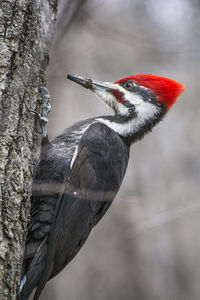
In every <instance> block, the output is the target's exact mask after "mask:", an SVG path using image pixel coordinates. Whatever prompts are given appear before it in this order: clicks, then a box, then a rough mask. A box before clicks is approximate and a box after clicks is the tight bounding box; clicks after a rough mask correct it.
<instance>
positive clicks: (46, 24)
mask: <svg viewBox="0 0 200 300" xmlns="http://www.w3.org/2000/svg"><path fill="white" fill-rule="evenodd" d="M56 11H57V0H45V1H43V0H34V1H33V0H7V1H4V0H0V299H1V300H5V299H16V296H17V293H18V291H19V281H20V275H21V263H22V257H23V247H24V241H25V236H26V226H27V221H28V216H29V204H30V188H31V179H32V175H33V167H34V163H35V157H36V155H35V154H36V148H37V144H38V135H37V133H36V130H35V124H36V122H37V120H36V119H35V117H34V116H33V115H32V114H31V113H30V111H29V110H28V109H29V108H32V109H35V110H37V111H41V107H42V101H41V96H40V97H39V92H38V88H39V87H40V86H44V85H45V79H46V67H47V64H48V58H49V50H50V46H51V44H52V40H53V35H54V28H55V19H56ZM38 98H40V99H39V100H38Z"/></svg>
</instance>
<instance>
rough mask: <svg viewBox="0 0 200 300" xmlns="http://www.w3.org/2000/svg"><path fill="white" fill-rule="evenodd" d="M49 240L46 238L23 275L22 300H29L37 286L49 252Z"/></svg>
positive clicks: (21, 285)
mask: <svg viewBox="0 0 200 300" xmlns="http://www.w3.org/2000/svg"><path fill="white" fill-rule="evenodd" d="M46 240H47V238H45V239H44V240H43V241H42V243H41V244H40V246H39V247H38V249H37V252H36V254H35V256H34V258H33V260H32V262H31V264H30V266H29V269H28V272H27V273H26V274H25V275H23V277H22V279H21V284H20V297H19V299H20V300H28V298H29V296H30V294H31V293H32V291H33V290H34V288H35V287H36V286H37V284H38V281H39V279H40V276H41V274H42V271H43V268H44V261H45V255H46V252H47V243H46Z"/></svg>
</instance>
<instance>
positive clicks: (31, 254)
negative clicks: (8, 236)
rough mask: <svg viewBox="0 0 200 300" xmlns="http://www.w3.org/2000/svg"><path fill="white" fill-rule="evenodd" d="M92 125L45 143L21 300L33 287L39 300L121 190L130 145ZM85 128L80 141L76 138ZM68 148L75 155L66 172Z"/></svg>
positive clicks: (37, 172)
mask: <svg viewBox="0 0 200 300" xmlns="http://www.w3.org/2000/svg"><path fill="white" fill-rule="evenodd" d="M92 121H95V120H92V119H90V120H89V121H88V123H87V121H85V123H83V122H80V123H77V124H76V125H75V126H74V127H72V128H70V129H68V130H67V131H66V132H65V133H64V134H63V135H61V136H59V137H57V138H56V139H55V140H53V141H52V143H49V142H48V140H47V139H44V140H43V145H42V148H41V154H40V159H39V161H38V163H37V166H36V170H35V176H34V180H33V195H32V202H31V221H30V224H29V230H28V236H27V241H26V248H25V255H24V270H23V272H24V274H26V283H25V285H24V287H23V290H22V293H21V299H28V297H29V295H30V293H31V292H32V290H33V289H34V288H35V287H36V286H37V290H36V294H35V298H34V299H38V297H39V295H40V293H41V291H42V289H43V288H44V285H45V283H46V281H48V280H49V279H50V278H52V277H54V276H55V275H56V274H57V273H58V272H60V271H61V270H62V269H63V268H64V267H65V265H67V264H68V263H69V262H70V261H71V260H72V258H73V257H74V256H75V255H76V254H77V253H78V251H79V250H80V248H81V247H82V245H83V244H84V242H85V241H86V239H87V237H88V235H89V233H90V231H91V230H92V228H93V227H94V226H95V225H96V224H97V223H98V221H99V220H100V219H101V218H102V216H103V215H104V214H105V212H106V211H107V209H108V208H109V206H110V204H111V203H112V201H113V199H114V198H115V196H116V194H117V192H118V190H119V188H120V185H121V182H122V179H123V177H124V174H125V171H126V168H127V164H128V158H129V144H128V143H126V141H125V140H124V139H123V138H122V137H120V136H119V135H118V134H117V133H115V132H114V131H113V130H111V129H110V128H108V127H107V126H106V125H104V124H101V123H95V122H94V124H92V123H93V122H92ZM90 124H92V125H90ZM89 125H90V126H89ZM87 126H89V127H88V129H86V131H85V132H84V133H83V135H82V136H81V134H78V133H79V132H80V131H81V130H82V128H85V127H87ZM70 141H71V142H70ZM72 144H73V145H76V146H77V155H76V158H75V160H74V163H73V165H72V168H70V165H71V162H72V158H73V155H74V153H75V147H73V151H72V147H71V145H72ZM67 145H68V147H69V149H68V148H67ZM58 149H59V151H58Z"/></svg>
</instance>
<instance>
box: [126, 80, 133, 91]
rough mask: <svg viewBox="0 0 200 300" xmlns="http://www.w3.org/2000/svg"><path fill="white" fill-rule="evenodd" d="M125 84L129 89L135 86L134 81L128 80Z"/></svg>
mask: <svg viewBox="0 0 200 300" xmlns="http://www.w3.org/2000/svg"><path fill="white" fill-rule="evenodd" d="M124 86H125V88H126V89H127V90H131V89H132V88H133V82H131V81H128V82H126V83H125V84H124Z"/></svg>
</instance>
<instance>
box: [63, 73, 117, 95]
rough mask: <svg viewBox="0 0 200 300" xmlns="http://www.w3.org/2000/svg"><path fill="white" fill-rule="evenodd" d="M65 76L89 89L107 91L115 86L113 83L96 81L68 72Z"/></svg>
mask: <svg viewBox="0 0 200 300" xmlns="http://www.w3.org/2000/svg"><path fill="white" fill-rule="evenodd" d="M67 78H68V79H70V80H72V81H74V82H76V83H78V84H80V85H82V86H83V87H85V88H86V89H90V90H95V89H100V90H106V91H109V90H111V89H113V88H115V86H114V84H113V83H109V82H101V81H96V80H92V79H90V78H85V77H82V76H76V75H71V74H68V75H67Z"/></svg>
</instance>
